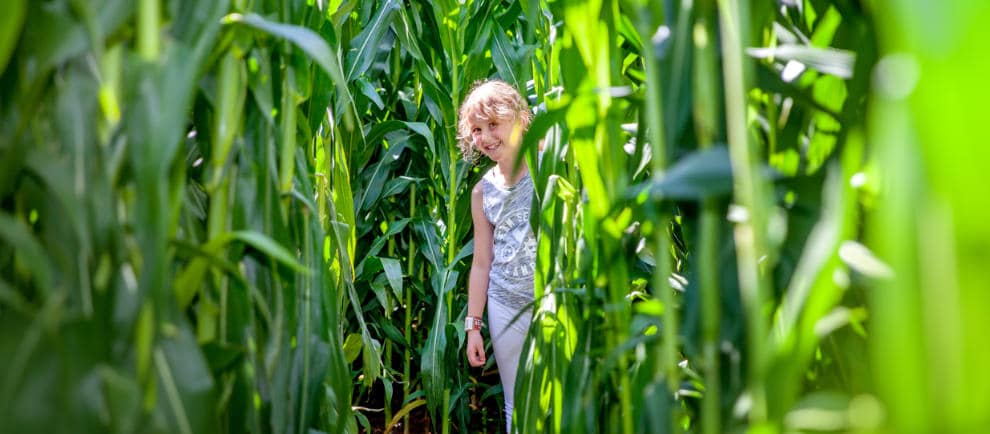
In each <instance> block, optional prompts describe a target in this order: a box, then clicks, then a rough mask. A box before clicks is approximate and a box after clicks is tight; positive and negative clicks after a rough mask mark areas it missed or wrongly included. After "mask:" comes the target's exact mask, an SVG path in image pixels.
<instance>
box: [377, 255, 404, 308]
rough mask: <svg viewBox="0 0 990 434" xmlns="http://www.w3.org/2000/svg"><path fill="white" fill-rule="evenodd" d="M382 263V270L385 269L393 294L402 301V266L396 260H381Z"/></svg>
mask: <svg viewBox="0 0 990 434" xmlns="http://www.w3.org/2000/svg"><path fill="white" fill-rule="evenodd" d="M379 259H380V260H381V261H382V268H383V269H385V276H386V277H387V278H388V283H389V285H391V286H392V293H393V294H394V295H395V298H396V299H398V300H401V299H402V264H401V263H400V262H399V260H398V259H395V258H379Z"/></svg>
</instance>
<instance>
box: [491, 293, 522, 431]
mask: <svg viewBox="0 0 990 434" xmlns="http://www.w3.org/2000/svg"><path fill="white" fill-rule="evenodd" d="M517 315H518V318H516V316H517ZM531 316H532V315H531V314H530V313H529V312H523V313H522V314H521V315H520V314H519V310H516V309H512V308H509V307H506V306H505V305H503V304H501V303H499V302H497V301H495V300H493V299H492V298H491V297H489V298H488V327H489V328H490V331H491V335H492V348H494V350H495V364H496V365H498V374H499V377H501V379H502V391H503V393H504V394H505V420H506V431H509V432H511V428H512V403H513V398H514V396H515V395H514V393H515V389H516V372H517V371H518V370H519V355H520V354H521V353H522V346H523V341H525V340H526V331H527V330H529V323H530V321H532V318H531ZM513 320H515V322H513Z"/></svg>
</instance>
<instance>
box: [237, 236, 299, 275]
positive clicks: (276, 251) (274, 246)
mask: <svg viewBox="0 0 990 434" xmlns="http://www.w3.org/2000/svg"><path fill="white" fill-rule="evenodd" d="M230 236H231V237H233V238H235V239H238V240H240V241H243V242H245V243H247V244H249V245H250V246H251V247H254V248H255V249H258V250H259V251H261V252H262V253H264V254H266V255H268V256H270V257H271V258H272V259H275V260H276V261H278V262H281V263H282V264H284V265H287V266H289V267H290V268H292V269H293V270H296V271H297V272H299V273H303V274H309V273H310V270H309V269H308V268H307V267H306V266H305V265H303V264H301V263H299V261H297V260H296V257H295V255H293V254H292V253H290V252H289V251H288V250H286V249H285V248H284V247H282V246H281V245H279V244H278V243H277V242H275V240H272V239H271V238H269V237H268V236H266V235H264V234H261V233H259V232H254V231H236V232H233V233H231V234H230Z"/></svg>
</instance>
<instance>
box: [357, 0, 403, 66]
mask: <svg viewBox="0 0 990 434" xmlns="http://www.w3.org/2000/svg"><path fill="white" fill-rule="evenodd" d="M399 6H400V5H399V3H398V2H397V1H396V0H385V3H384V4H382V5H379V6H378V7H377V8H376V14H375V16H374V17H372V18H371V21H370V22H369V23H367V25H366V26H365V27H364V28H362V30H361V33H360V34H358V36H357V37H356V38H355V39H354V41H352V42H351V49H350V50H349V52H348V53H347V64H348V67H347V81H348V82H350V81H354V80H355V79H357V78H358V77H359V76H360V75H361V74H364V73H365V71H367V70H368V68H370V67H371V63H372V62H373V61H374V60H375V57H377V56H378V52H377V51H376V50H377V49H378V45H379V41H381V39H382V36H383V35H384V34H385V32H386V31H387V30H388V29H389V24H390V23H391V22H392V15H393V13H394V12H395V11H396V10H397V9H399Z"/></svg>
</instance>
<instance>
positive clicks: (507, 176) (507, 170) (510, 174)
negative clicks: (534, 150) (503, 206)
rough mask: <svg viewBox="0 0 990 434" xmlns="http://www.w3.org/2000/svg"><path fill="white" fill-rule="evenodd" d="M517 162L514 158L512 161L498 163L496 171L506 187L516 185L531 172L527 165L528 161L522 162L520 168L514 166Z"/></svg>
mask: <svg viewBox="0 0 990 434" xmlns="http://www.w3.org/2000/svg"><path fill="white" fill-rule="evenodd" d="M515 160H516V159H515V158H514V157H513V158H512V159H511V160H509V159H506V161H499V162H498V163H496V169H497V170H498V172H499V174H500V175H501V177H502V180H503V183H504V184H505V185H506V186H513V185H516V183H517V182H519V180H520V179H522V177H523V176H526V173H528V172H529V166H527V165H526V160H523V161H520V162H519V165H518V166H515V165H513V164H514V163H515Z"/></svg>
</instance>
